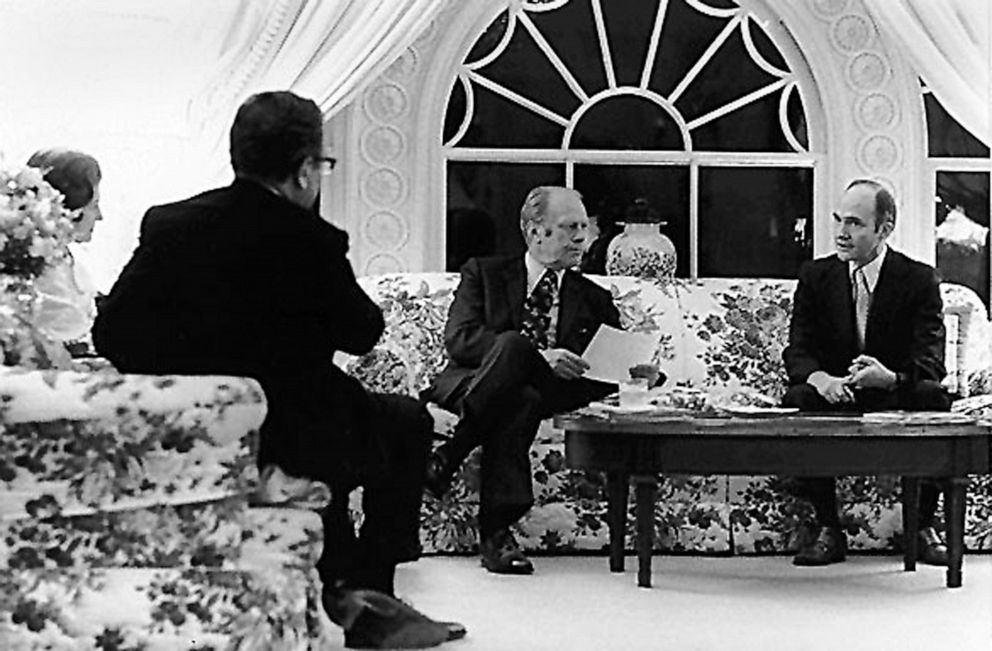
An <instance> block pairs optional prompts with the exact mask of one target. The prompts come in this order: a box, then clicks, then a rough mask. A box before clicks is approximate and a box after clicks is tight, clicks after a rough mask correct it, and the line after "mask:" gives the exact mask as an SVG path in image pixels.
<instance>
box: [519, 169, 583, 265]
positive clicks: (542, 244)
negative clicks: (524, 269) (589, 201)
mask: <svg viewBox="0 0 992 651" xmlns="http://www.w3.org/2000/svg"><path fill="white" fill-rule="evenodd" d="M520 230H521V231H522V232H523V236H524V241H525V242H526V243H527V250H528V251H529V252H530V253H531V255H533V256H534V257H535V258H536V259H537V260H538V261H539V262H541V263H542V264H544V265H545V266H548V267H551V268H554V269H563V268H567V267H574V266H575V265H577V264H578V263H579V261H580V260H581V259H582V253H583V251H584V250H585V240H586V237H587V236H588V231H589V218H588V217H587V216H586V209H585V206H584V205H582V195H581V194H579V193H578V192H576V191H575V190H573V189H571V188H563V187H558V186H547V185H546V186H539V187H536V188H534V189H533V190H531V191H530V192H529V193H528V194H527V198H526V199H524V204H523V206H522V207H521V208H520Z"/></svg>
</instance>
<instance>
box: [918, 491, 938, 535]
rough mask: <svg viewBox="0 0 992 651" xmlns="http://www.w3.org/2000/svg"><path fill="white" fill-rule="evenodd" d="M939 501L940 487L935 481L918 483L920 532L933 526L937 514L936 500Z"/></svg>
mask: <svg viewBox="0 0 992 651" xmlns="http://www.w3.org/2000/svg"><path fill="white" fill-rule="evenodd" d="M938 499H940V486H939V485H938V484H937V482H935V481H930V480H923V481H921V482H920V510H919V524H918V527H919V529H920V530H921V531H922V530H923V529H926V528H927V527H932V526H933V518H934V515H935V514H936V513H937V500H938Z"/></svg>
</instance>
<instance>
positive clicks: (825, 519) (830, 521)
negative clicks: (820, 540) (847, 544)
mask: <svg viewBox="0 0 992 651" xmlns="http://www.w3.org/2000/svg"><path fill="white" fill-rule="evenodd" d="M810 504H812V505H813V511H814V512H815V513H816V523H817V524H818V525H819V526H821V527H839V526H840V518H839V517H838V516H837V496H836V495H834V494H832V493H829V494H823V495H816V496H814V497H810Z"/></svg>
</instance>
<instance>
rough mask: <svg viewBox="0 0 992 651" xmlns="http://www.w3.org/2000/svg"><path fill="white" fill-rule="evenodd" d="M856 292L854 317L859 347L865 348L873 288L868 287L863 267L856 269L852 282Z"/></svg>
mask: <svg viewBox="0 0 992 651" xmlns="http://www.w3.org/2000/svg"><path fill="white" fill-rule="evenodd" d="M851 289H852V292H853V293H854V317H855V320H856V321H857V324H858V348H859V349H860V350H864V349H865V331H866V330H867V329H868V309H869V308H870V307H871V290H870V289H868V277H867V276H866V275H865V270H864V268H863V267H858V268H857V269H855V271H854V278H853V279H852V282H851Z"/></svg>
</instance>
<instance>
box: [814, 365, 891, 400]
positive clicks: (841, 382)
mask: <svg viewBox="0 0 992 651" xmlns="http://www.w3.org/2000/svg"><path fill="white" fill-rule="evenodd" d="M806 382H807V383H808V384H810V385H812V386H813V388H815V389H816V390H817V392H818V393H819V394H820V395H821V396H823V398H824V400H826V401H827V402H829V403H830V404H832V405H834V404H839V403H846V402H854V390H856V389H891V388H893V387H894V386H895V384H896V374H895V373H894V372H893V371H891V370H889V369H888V368H887V367H886V366H885V365H884V364H882V362H880V361H878V360H877V359H876V358H874V357H872V356H871V355H858V356H857V357H855V358H854V360H853V361H852V362H851V365H850V366H849V367H848V369H847V375H845V376H844V377H836V376H833V375H830V374H828V373H826V372H824V371H816V372H814V373H812V374H811V375H810V376H809V378H808V379H807V380H806Z"/></svg>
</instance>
